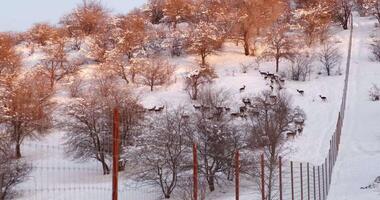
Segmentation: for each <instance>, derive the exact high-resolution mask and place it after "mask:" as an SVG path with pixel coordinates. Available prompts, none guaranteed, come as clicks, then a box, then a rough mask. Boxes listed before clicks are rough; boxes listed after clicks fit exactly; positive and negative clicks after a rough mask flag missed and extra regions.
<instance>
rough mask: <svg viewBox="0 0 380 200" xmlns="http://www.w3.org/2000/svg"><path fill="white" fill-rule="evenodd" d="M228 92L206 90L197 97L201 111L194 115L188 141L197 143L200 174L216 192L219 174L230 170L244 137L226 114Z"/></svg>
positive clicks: (239, 128) (239, 127) (238, 127)
mask: <svg viewBox="0 0 380 200" xmlns="http://www.w3.org/2000/svg"><path fill="white" fill-rule="evenodd" d="M228 97H229V93H228V92H227V91H225V90H222V89H220V90H218V89H213V88H205V89H203V90H202V92H201V93H200V94H199V98H198V101H199V103H200V104H201V109H200V110H199V111H198V112H196V113H195V115H194V119H192V121H193V123H194V124H193V129H194V131H192V135H190V138H191V140H193V141H195V142H196V143H197V144H198V155H199V157H200V158H199V160H200V163H199V165H200V172H201V173H202V175H204V176H205V179H206V181H207V184H208V187H209V190H210V191H211V192H212V191H214V190H215V186H216V182H217V179H218V178H219V175H221V174H223V173H227V172H229V171H230V169H231V167H232V166H231V164H232V163H233V162H232V160H233V156H234V153H235V152H236V150H238V149H240V148H242V146H243V141H244V134H242V130H241V126H239V125H238V124H236V123H232V122H233V119H232V118H231V117H230V115H229V114H228V113H227V112H226V111H225V109H224V107H226V106H228Z"/></svg>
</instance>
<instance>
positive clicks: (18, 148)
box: [16, 142, 21, 159]
mask: <svg viewBox="0 0 380 200" xmlns="http://www.w3.org/2000/svg"><path fill="white" fill-rule="evenodd" d="M16 158H17V159H18V158H21V147H20V143H19V142H16Z"/></svg>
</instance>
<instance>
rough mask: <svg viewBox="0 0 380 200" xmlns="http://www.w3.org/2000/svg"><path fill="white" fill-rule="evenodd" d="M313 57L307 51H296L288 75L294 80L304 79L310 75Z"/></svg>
mask: <svg viewBox="0 0 380 200" xmlns="http://www.w3.org/2000/svg"><path fill="white" fill-rule="evenodd" d="M313 61H314V58H313V56H312V55H310V54H308V53H297V54H296V55H295V56H293V58H292V66H291V69H290V77H291V79H292V80H294V81H306V78H307V77H308V76H309V77H310V75H311V71H312V67H313V65H312V64H313Z"/></svg>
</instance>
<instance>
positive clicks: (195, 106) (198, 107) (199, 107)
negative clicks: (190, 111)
mask: <svg viewBox="0 0 380 200" xmlns="http://www.w3.org/2000/svg"><path fill="white" fill-rule="evenodd" d="M193 107H194V109H195V110H199V109H201V108H202V106H198V105H193Z"/></svg>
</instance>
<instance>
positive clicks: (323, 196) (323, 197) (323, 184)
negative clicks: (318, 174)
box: [322, 164, 326, 200]
mask: <svg viewBox="0 0 380 200" xmlns="http://www.w3.org/2000/svg"><path fill="white" fill-rule="evenodd" d="M325 192H326V191H325V168H324V164H322V199H323V200H325V198H326V193H325Z"/></svg>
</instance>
